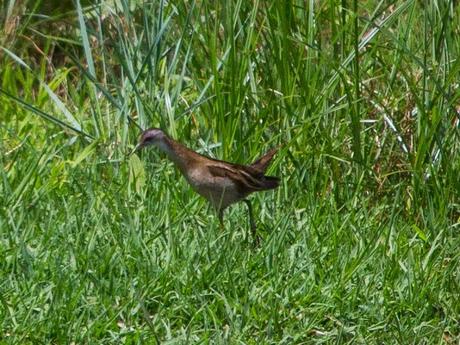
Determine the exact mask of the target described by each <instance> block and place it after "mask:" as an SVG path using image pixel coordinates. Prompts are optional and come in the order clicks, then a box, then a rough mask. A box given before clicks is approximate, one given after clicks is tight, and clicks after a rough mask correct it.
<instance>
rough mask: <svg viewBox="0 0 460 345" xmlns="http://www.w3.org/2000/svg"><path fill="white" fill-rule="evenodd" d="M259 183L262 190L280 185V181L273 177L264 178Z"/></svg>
mask: <svg viewBox="0 0 460 345" xmlns="http://www.w3.org/2000/svg"><path fill="white" fill-rule="evenodd" d="M261 182H262V185H263V187H264V189H275V188H276V187H278V186H279V185H280V179H279V178H278V177H275V176H264V177H263V178H262V180H261Z"/></svg>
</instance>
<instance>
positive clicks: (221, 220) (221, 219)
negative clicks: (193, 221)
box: [217, 208, 224, 230]
mask: <svg viewBox="0 0 460 345" xmlns="http://www.w3.org/2000/svg"><path fill="white" fill-rule="evenodd" d="M217 212H218V217H219V223H220V228H221V229H222V230H223V229H224V209H223V208H221V209H219V210H218V211H217Z"/></svg>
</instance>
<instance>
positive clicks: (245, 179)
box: [207, 164, 279, 194]
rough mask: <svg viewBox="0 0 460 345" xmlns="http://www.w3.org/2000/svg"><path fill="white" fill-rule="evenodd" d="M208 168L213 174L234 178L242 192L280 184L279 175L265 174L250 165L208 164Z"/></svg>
mask: <svg viewBox="0 0 460 345" xmlns="http://www.w3.org/2000/svg"><path fill="white" fill-rule="evenodd" d="M207 168H208V170H209V172H210V173H211V174H212V175H213V176H216V177H225V178H228V179H230V180H232V182H233V183H234V184H235V185H236V186H237V188H238V190H239V191H240V193H241V194H249V193H251V192H256V191H262V190H267V189H273V188H276V187H278V185H279V179H278V178H277V177H271V176H264V174H263V173H261V172H260V171H257V170H256V169H254V168H252V167H249V166H244V165H235V164H231V165H230V164H226V165H208V166H207Z"/></svg>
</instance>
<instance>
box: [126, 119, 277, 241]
mask: <svg viewBox="0 0 460 345" xmlns="http://www.w3.org/2000/svg"><path fill="white" fill-rule="evenodd" d="M150 145H154V146H156V147H158V148H159V149H160V150H161V151H163V152H164V153H166V155H167V156H168V158H169V159H170V160H171V161H173V162H174V164H175V165H176V166H177V167H178V168H179V170H180V172H181V173H182V175H184V177H185V179H186V180H187V182H188V183H189V184H190V185H191V186H192V188H193V190H195V191H196V192H197V193H198V194H200V195H201V196H203V197H205V198H206V199H207V200H208V201H209V202H210V203H211V205H212V206H213V207H214V208H215V209H216V211H217V212H218V216H219V221H220V223H221V225H223V214H224V210H225V209H226V208H227V207H228V206H230V205H231V204H234V203H236V202H238V201H244V202H245V203H246V205H247V206H248V211H249V221H250V226H251V231H252V234H253V237H254V239H256V225H255V222H254V219H253V214H252V207H251V203H250V201H249V200H247V199H245V198H246V197H247V196H248V195H249V194H251V193H253V192H258V191H264V190H269V189H275V188H276V187H278V185H279V183H280V179H279V178H278V177H273V176H266V175H265V171H266V170H267V168H268V166H269V164H270V162H271V160H272V158H273V156H274V155H275V153H276V152H277V151H278V149H277V148H274V149H271V150H270V151H268V152H267V153H266V154H265V155H263V156H262V157H260V158H259V159H258V160H256V161H255V162H254V163H252V164H250V165H240V164H235V163H229V162H225V161H221V160H217V159H212V158H209V157H206V156H203V155H201V154H199V153H197V152H195V151H192V150H191V149H189V148H187V147H185V146H184V145H182V144H181V143H179V142H177V141H175V140H173V139H172V138H170V137H169V136H168V135H166V133H164V132H163V131H162V130H161V129H158V128H149V129H147V130H145V131H144V132H142V134H141V135H140V138H139V143H138V144H137V146H136V148H135V149H134V150H140V149H142V148H144V147H146V146H150Z"/></svg>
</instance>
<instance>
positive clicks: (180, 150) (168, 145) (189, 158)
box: [157, 137, 198, 173]
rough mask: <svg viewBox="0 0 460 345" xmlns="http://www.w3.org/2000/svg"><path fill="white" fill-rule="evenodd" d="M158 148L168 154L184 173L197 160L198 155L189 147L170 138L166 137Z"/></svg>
mask: <svg viewBox="0 0 460 345" xmlns="http://www.w3.org/2000/svg"><path fill="white" fill-rule="evenodd" d="M157 146H158V148H159V149H160V150H161V151H163V152H164V153H166V155H167V156H168V158H169V159H170V160H171V161H173V162H174V164H176V166H177V167H178V168H179V170H180V171H181V172H182V173H184V172H185V171H186V169H187V166H188V165H189V164H190V163H191V162H193V161H194V160H196V156H197V155H198V154H197V153H196V152H194V151H192V150H190V149H189V148H188V147H186V146H184V145H182V144H181V143H179V142H177V141H175V140H173V139H171V138H169V137H165V138H164V139H163V140H162V141H160V142H159V143H158V144H157Z"/></svg>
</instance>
